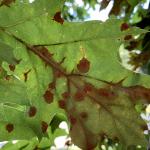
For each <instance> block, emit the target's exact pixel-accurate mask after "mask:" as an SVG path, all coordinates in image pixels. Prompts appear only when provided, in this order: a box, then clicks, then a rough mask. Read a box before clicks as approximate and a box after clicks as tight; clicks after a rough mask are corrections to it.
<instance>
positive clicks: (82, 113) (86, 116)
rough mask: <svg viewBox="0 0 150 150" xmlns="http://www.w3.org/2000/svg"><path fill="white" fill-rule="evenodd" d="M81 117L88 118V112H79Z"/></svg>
mask: <svg viewBox="0 0 150 150" xmlns="http://www.w3.org/2000/svg"><path fill="white" fill-rule="evenodd" d="M80 116H81V118H83V119H87V118H88V114H87V113H86V112H81V113H80Z"/></svg>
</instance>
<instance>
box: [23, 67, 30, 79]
mask: <svg viewBox="0 0 150 150" xmlns="http://www.w3.org/2000/svg"><path fill="white" fill-rule="evenodd" d="M30 72H31V69H29V70H28V71H27V72H25V73H24V74H23V75H24V82H27V80H28V75H29V73H30Z"/></svg>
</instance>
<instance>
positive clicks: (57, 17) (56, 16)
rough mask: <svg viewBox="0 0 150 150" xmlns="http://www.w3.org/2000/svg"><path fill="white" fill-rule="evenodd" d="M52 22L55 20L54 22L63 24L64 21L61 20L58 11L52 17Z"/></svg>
mask: <svg viewBox="0 0 150 150" xmlns="http://www.w3.org/2000/svg"><path fill="white" fill-rule="evenodd" d="M53 20H55V21H56V22H58V23H60V24H63V23H64V20H63V19H62V18H61V12H60V11H58V12H56V14H55V15H54V18H53Z"/></svg>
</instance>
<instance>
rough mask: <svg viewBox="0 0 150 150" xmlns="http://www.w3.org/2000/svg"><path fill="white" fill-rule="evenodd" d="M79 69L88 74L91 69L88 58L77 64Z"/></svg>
mask: <svg viewBox="0 0 150 150" xmlns="http://www.w3.org/2000/svg"><path fill="white" fill-rule="evenodd" d="M77 69H78V70H79V72H81V73H87V72H88V71H89V69H90V62H89V61H88V60H87V59H86V58H84V57H83V58H82V59H81V60H80V61H79V63H78V64H77Z"/></svg>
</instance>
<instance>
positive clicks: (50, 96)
mask: <svg viewBox="0 0 150 150" xmlns="http://www.w3.org/2000/svg"><path fill="white" fill-rule="evenodd" d="M43 97H44V100H45V102H46V103H48V104H50V103H52V102H53V98H54V95H53V93H52V92H51V91H50V90H47V91H46V92H45V93H44V95H43Z"/></svg>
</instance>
